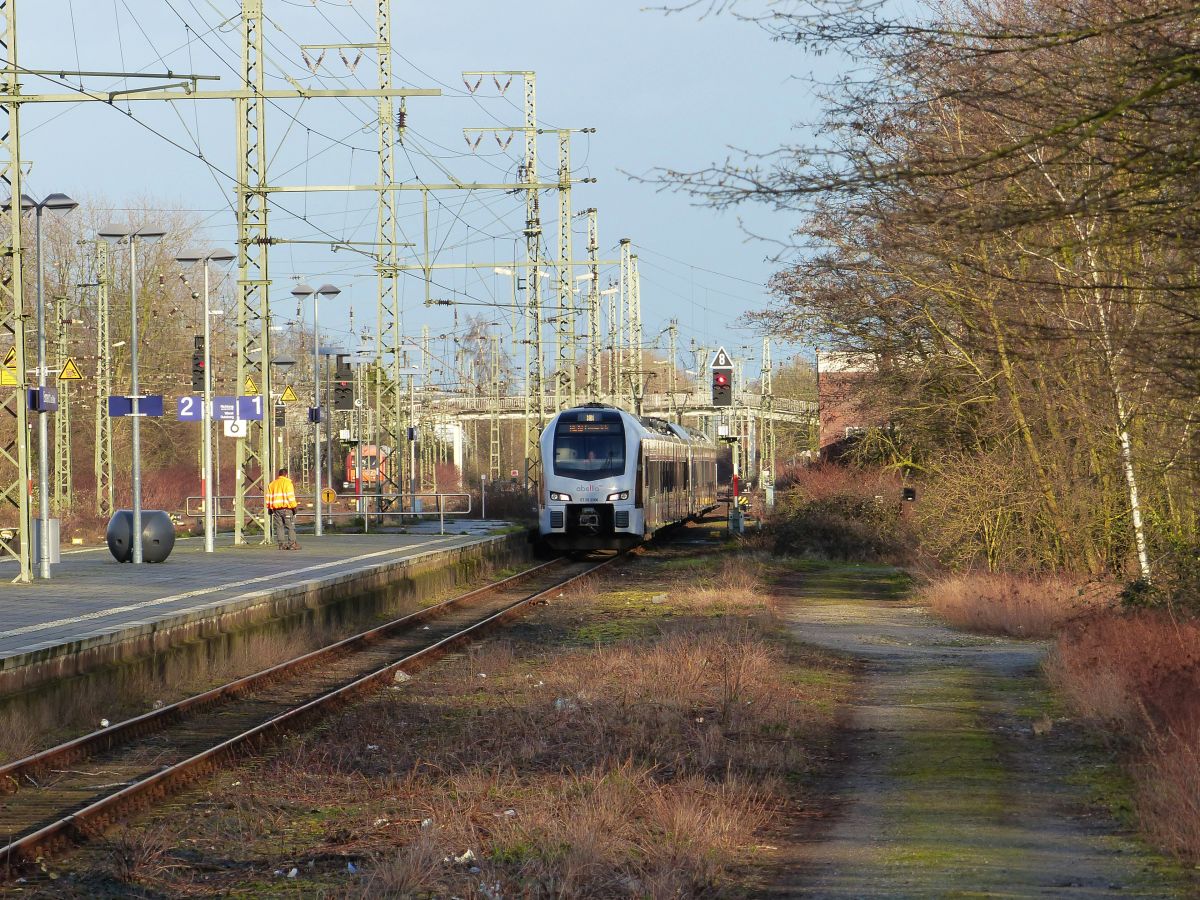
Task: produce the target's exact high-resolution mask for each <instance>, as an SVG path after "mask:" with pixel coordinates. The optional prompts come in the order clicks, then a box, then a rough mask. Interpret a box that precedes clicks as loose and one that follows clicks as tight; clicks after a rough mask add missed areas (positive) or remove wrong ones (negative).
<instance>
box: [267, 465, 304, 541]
mask: <svg viewBox="0 0 1200 900" xmlns="http://www.w3.org/2000/svg"><path fill="white" fill-rule="evenodd" d="M298 505H299V504H297V503H296V486H295V485H294V484H292V479H290V478H288V470H287V469H280V470H279V474H278V475H277V476H276V477H275V480H274V481H272V482H271V483H270V484H268V485H267V512H268V513H270V516H271V523H272V526H271V530H272V531H274V532H275V536H276V537H277V538H278V539H279V549H280V550H299V549H300V545H299V544H297V543H296V507H297V506H298Z"/></svg>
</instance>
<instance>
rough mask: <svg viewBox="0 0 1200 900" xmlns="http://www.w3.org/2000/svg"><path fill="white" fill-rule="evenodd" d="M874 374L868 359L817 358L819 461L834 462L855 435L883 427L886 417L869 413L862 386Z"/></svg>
mask: <svg viewBox="0 0 1200 900" xmlns="http://www.w3.org/2000/svg"><path fill="white" fill-rule="evenodd" d="M872 371H874V364H873V362H872V361H871V360H870V359H869V358H868V357H863V356H858V355H854V354H849V353H818V354H817V410H818V414H819V416H820V447H821V458H822V459H837V457H839V456H840V455H841V454H842V453H843V452H845V450H846V448H847V447H848V446H849V443H850V441H852V440H853V439H854V437H855V435H857V434H860V433H861V432H862V431H864V430H865V429H867V428H871V427H874V426H879V425H883V424H886V422H887V416H885V415H882V414H881V413H880V412H879V411H877V410H873V409H871V406H870V403H869V401H868V400H867V398H866V397H865V396H864V391H863V382H864V379H865V377H866V376H867V375H869V374H870V373H871V372H872Z"/></svg>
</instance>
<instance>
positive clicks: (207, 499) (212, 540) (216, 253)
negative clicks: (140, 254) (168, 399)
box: [175, 250, 237, 553]
mask: <svg viewBox="0 0 1200 900" xmlns="http://www.w3.org/2000/svg"><path fill="white" fill-rule="evenodd" d="M236 258H237V257H235V256H234V255H233V253H232V252H231V251H229V250H213V251H212V252H211V253H182V254H180V255H179V256H177V257H175V261H176V262H177V263H179V264H181V265H185V266H190V265H195V264H196V263H204V395H203V399H202V400H201V406H202V409H201V410H200V421H201V427H202V428H203V429H204V445H203V446H204V450H203V453H204V461H203V463H202V465H203V468H204V474H203V476H202V479H201V480H202V481H203V482H204V484H203V485H202V486H201V487H202V488H203V494H204V552H205V553H212V552H213V551H214V550H216V530H217V521H216V518H217V517H216V511H215V510H214V509H213V452H212V349H211V348H210V347H209V344H210V343H211V342H212V341H211V338H212V308H211V301H210V299H209V295H210V290H209V278H208V271H209V263H219V264H221V265H228V264H229V263H231V262H233V261H234V260H235V259H236Z"/></svg>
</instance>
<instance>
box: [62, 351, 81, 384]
mask: <svg viewBox="0 0 1200 900" xmlns="http://www.w3.org/2000/svg"><path fill="white" fill-rule="evenodd" d="M58 380H59V381H82V380H83V373H82V372H80V371H79V366H77V365H75V357H73V356H68V357H67V361H66V362H65V363H63V367H62V371H61V372H59V373H58Z"/></svg>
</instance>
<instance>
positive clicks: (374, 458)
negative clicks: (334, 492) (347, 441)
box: [342, 444, 392, 493]
mask: <svg viewBox="0 0 1200 900" xmlns="http://www.w3.org/2000/svg"><path fill="white" fill-rule="evenodd" d="M391 455H392V448H391V447H388V446H386V445H384V446H382V447H378V446H376V445H375V444H363V445H362V490H363V493H374V492H375V491H376V490H377V489H378V487H379V483H380V481H381V480H386V479H387V477H388V473H389V469H388V464H389V457H390V456H391ZM357 466H358V453H357V451H354V450H351V451H350V452H349V453H347V454H346V478H345V481H343V482H342V488H343V489H344V490H347V491H354V492H355V493H357V487H358V478H359V473H358V468H357Z"/></svg>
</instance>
